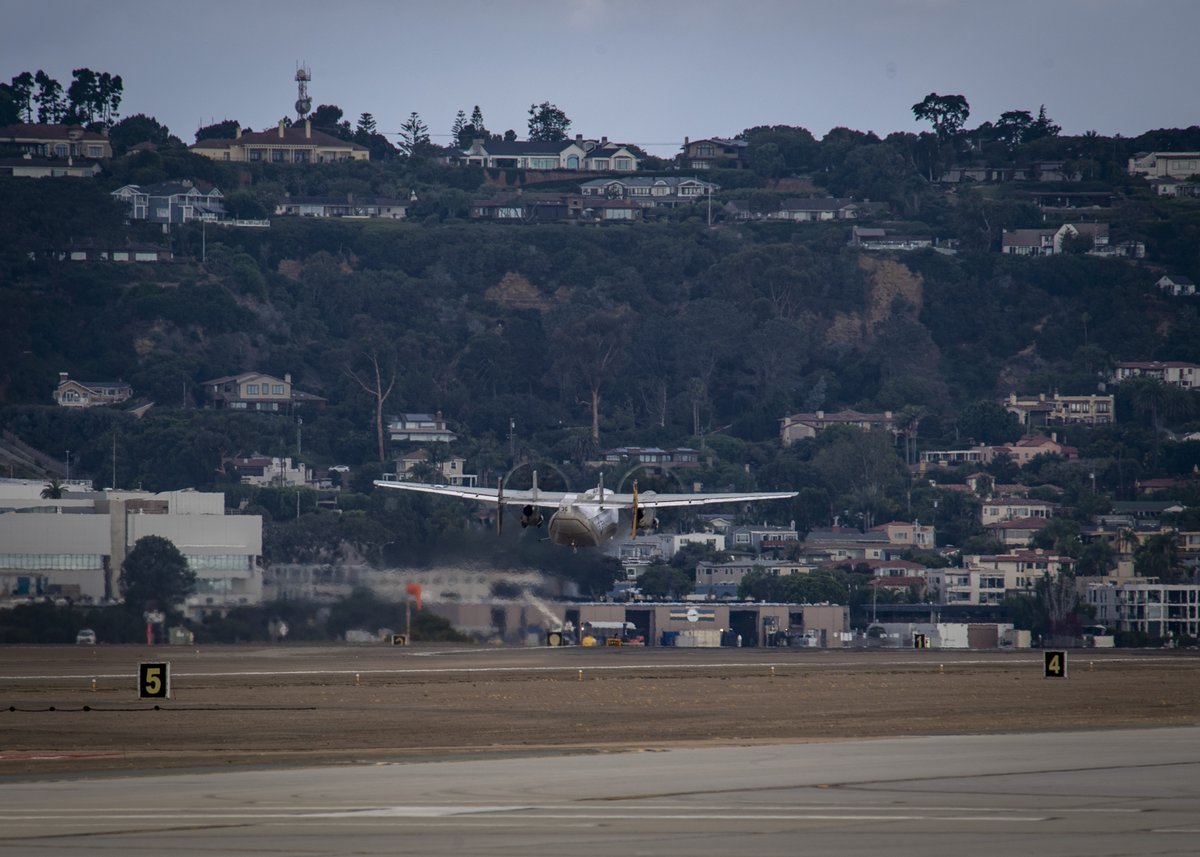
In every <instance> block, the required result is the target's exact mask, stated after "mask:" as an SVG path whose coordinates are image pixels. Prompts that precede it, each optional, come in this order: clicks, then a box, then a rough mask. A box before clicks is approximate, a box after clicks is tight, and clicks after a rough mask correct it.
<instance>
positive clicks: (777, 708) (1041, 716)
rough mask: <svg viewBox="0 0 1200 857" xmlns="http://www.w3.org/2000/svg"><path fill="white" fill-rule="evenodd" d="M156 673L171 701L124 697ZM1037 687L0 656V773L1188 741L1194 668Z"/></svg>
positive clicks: (293, 649)
mask: <svg viewBox="0 0 1200 857" xmlns="http://www.w3.org/2000/svg"><path fill="white" fill-rule="evenodd" d="M164 660H165V661H169V662H170V663H171V689H172V698H171V699H170V700H166V701H160V702H158V703H155V702H154V701H148V700H139V699H138V696H137V691H136V687H137V682H136V679H135V676H136V670H137V664H138V663H140V662H144V661H164ZM1042 673H1043V670H1042V653H1041V652H1040V651H1032V652H1031V651H1023V652H964V651H937V650H926V651H907V650H871V651H840V650H789V649H765V650H763V649H600V650H597V649H587V650H585V649H492V648H480V649H473V650H471V649H445V648H435V647H422V646H414V647H411V648H406V649H395V648H391V647H383V646H377V647H374V646H373V647H357V646H322V647H302V646H291V645H288V646H277V647H264V646H244V647H236V646H221V647H202V648H199V649H195V648H165V647H160V648H157V649H148V648H145V647H133V646H97V647H86V648H85V647H66V646H44V647H0V777H6V778H25V777H29V776H35V777H40V776H46V775H55V776H58V775H64V774H67V775H70V774H78V773H85V772H96V771H113V772H119V771H133V770H136V771H145V770H147V769H156V768H202V767H211V766H228V765H252V766H262V765H293V764H345V763H351V762H360V761H372V760H374V761H380V760H396V759H423V758H431V757H443V758H444V757H454V756H470V755H477V754H489V753H490V754H495V753H522V754H530V753H542V752H554V753H561V752H579V753H585V752H605V751H625V750H633V749H641V750H653V749H655V748H662V747H669V746H680V745H693V746H694V745H704V744H751V743H787V742H805V741H831V740H841V739H859V738H872V737H888V736H897V735H935V734H966V733H997V732H1005V733H1011V732H1046V731H1055V730H1068V729H1069V730H1078V729H1103V728H1116V727H1152V726H1184V725H1188V726H1194V725H1200V656H1193V655H1189V654H1188V653H1186V652H1165V651H1137V650H1129V651H1126V650H1119V651H1101V650H1077V651H1072V652H1070V653H1069V674H1068V677H1067V678H1065V679H1047V678H1045V677H1043V674H1042ZM93 679H94V680H95V689H94V690H93V689H92V681H93ZM156 704H157V708H156ZM14 709H15V710H14Z"/></svg>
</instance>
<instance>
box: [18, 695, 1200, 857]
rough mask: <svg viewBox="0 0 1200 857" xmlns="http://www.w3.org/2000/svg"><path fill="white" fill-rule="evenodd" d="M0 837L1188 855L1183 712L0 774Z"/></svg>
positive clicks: (434, 848)
mask: <svg viewBox="0 0 1200 857" xmlns="http://www.w3.org/2000/svg"><path fill="white" fill-rule="evenodd" d="M797 714H798V716H819V714H817V713H811V712H810V713H807V714H805V713H803V712H798V713H797ZM0 850H2V851H3V852H4V853H5V855H6V857H8V855H11V857H23V855H46V854H77V853H78V854H91V855H103V854H122V855H127V854H164V853H170V854H172V855H179V857H190V855H196V857H200V855H206V857H211V855H254V854H292V855H334V854H362V855H375V854H380V855H382V854H392V855H395V854H402V855H472V854H481V855H540V854H547V855H549V854H554V855H568V854H570V855H577V854H581V855H587V854H605V855H607V854H619V855H622V857H636V855H660V856H661V857H684V855H691V857H697V855H721V857H730V855H752V854H753V855H792V854H821V855H829V854H837V855H864V857H865V855H872V857H877V855H879V854H883V853H892V854H920V855H926V857H962V855H1001V854H1013V853H1015V854H1037V855H1064V857H1065V855H1086V857H1116V855H1134V854H1136V855H1161V857H1167V855H1194V854H1196V853H1197V851H1198V850H1200V728H1195V727H1191V728H1176V729H1145V730H1114V731H1099V732H1097V731H1090V732H1057V733H1052V734H1048V733H1039V734H1028V735H990V736H975V735H958V736H938V737H918V738H899V739H894V738H893V739H881V740H867V741H849V742H833V743H821V744H803V745H767V746H763V745H757V746H727V747H714V748H697V749H673V750H662V751H657V752H622V753H596V754H591V755H564V756H550V757H532V758H530V757H514V758H488V759H469V760H460V761H443V762H420V763H403V762H399V763H398V762H387V763H382V764H372V765H346V766H338V767H321V768H292V769H286V770H250V771H229V772H225V771H221V772H212V773H182V774H170V775H150V776H141V775H136V774H135V775H132V776H130V775H127V774H122V775H119V776H115V775H106V776H93V777H90V778H82V779H68V780H61V781H57V782H26V783H12V784H3V785H0Z"/></svg>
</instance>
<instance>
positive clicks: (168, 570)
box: [120, 536, 196, 611]
mask: <svg viewBox="0 0 1200 857" xmlns="http://www.w3.org/2000/svg"><path fill="white" fill-rule="evenodd" d="M120 586H121V594H122V596H124V598H125V604H126V605H127V606H129V607H132V608H134V609H137V610H139V611H144V610H170V609H172V608H174V607H175V606H176V605H178V604H182V603H183V601H184V599H185V598H187V597H188V595H190V594H191V593H192V592H193V591H194V590H195V588H196V573H195V572H194V571H192V570H191V569H190V568H188V563H187V559H186V558H185V557H184V555H183V554H182V553H180V551H179V548H177V547H175V544H174V543H173V542H172V541H171V540H170V539H165V538H163V537H162V536H142V537H141V538H140V539H138V540H137V542H136V543H135V544H134V546H133V549H132V550H131V551H129V555H128V556H126V557H125V562H123V563H121V578H120Z"/></svg>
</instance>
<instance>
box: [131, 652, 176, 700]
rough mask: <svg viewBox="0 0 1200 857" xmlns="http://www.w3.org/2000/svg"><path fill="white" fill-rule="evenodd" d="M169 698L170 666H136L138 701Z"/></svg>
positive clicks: (165, 664)
mask: <svg viewBox="0 0 1200 857" xmlns="http://www.w3.org/2000/svg"><path fill="white" fill-rule="evenodd" d="M170 698H171V664H170V662H168V661H161V662H159V663H152V664H138V699H170Z"/></svg>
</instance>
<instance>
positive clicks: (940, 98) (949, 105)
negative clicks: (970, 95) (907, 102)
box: [912, 92, 971, 143]
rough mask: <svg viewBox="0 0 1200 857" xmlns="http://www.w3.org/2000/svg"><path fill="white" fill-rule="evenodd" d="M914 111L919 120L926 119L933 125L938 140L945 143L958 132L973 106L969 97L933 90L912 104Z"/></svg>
mask: <svg viewBox="0 0 1200 857" xmlns="http://www.w3.org/2000/svg"><path fill="white" fill-rule="evenodd" d="M912 112H913V116H914V117H916V120H917V121H918V122H921V121H925V122H929V123H930V124H931V125H933V130H934V133H935V134H937V137H938V142H939V143H945V142H947V141H949V140H952V139H954V137H955V135H957V134H958V132H959V129H961V128H962V126H963V123H964V122H966V121H967V117H968V116H970V115H971V108H970V105H968V104H967V99H965V98H963V97H962V96H961V95H938V94H937V93H936V92H931V93H929V94H928V95H926V96H925V99H924V100H923V101H920V102H918V103H917V104H914V105H913V106H912Z"/></svg>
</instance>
